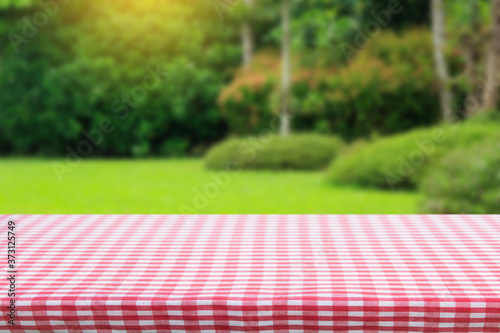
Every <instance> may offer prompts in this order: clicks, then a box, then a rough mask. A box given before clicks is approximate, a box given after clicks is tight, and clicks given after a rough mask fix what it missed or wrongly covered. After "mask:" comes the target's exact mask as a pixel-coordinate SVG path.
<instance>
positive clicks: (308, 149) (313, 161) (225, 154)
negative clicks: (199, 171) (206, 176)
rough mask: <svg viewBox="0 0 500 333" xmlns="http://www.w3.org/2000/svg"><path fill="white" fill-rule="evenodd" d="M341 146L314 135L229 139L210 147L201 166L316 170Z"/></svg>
mask: <svg viewBox="0 0 500 333" xmlns="http://www.w3.org/2000/svg"><path fill="white" fill-rule="evenodd" d="M343 146H344V144H343V142H342V140H341V139H339V138H337V137H333V136H321V135H315V134H295V135H291V136H289V137H281V136H276V135H264V136H259V137H246V138H241V139H229V140H227V141H225V142H222V143H221V144H219V145H216V146H215V147H213V148H212V149H211V150H210V151H209V152H208V154H207V155H206V158H205V163H206V166H207V167H208V168H210V169H228V168H241V169H272V170H276V169H295V170H320V169H324V168H325V167H326V166H327V165H328V163H329V162H330V161H331V160H332V159H334V158H335V157H336V156H337V155H338V154H339V152H340V151H341V150H342V148H343Z"/></svg>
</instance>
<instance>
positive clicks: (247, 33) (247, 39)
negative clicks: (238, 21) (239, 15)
mask: <svg viewBox="0 0 500 333" xmlns="http://www.w3.org/2000/svg"><path fill="white" fill-rule="evenodd" d="M245 5H246V6H247V9H248V10H250V9H251V8H252V6H253V0H245ZM241 41H242V48H243V68H245V69H247V68H248V66H249V65H250V61H252V58H253V49H254V47H253V32H252V26H251V24H250V21H249V19H248V18H247V19H245V22H243V27H242V29H241Z"/></svg>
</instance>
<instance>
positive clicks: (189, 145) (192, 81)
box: [0, 0, 240, 156]
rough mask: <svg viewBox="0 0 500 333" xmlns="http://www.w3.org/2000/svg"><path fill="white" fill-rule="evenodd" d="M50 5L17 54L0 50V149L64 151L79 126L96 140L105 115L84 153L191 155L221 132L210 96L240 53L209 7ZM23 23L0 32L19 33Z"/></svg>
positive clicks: (128, 2)
mask: <svg viewBox="0 0 500 333" xmlns="http://www.w3.org/2000/svg"><path fill="white" fill-rule="evenodd" d="M40 10H41V8H39V7H37V6H34V7H33V8H31V9H29V10H26V11H25V14H26V17H27V18H30V17H32V16H33V13H37V12H39V11H40ZM59 10H60V12H59V15H56V16H55V17H51V18H50V20H49V21H48V24H47V25H46V26H43V27H40V28H39V33H38V34H36V35H35V36H34V37H33V38H30V39H29V41H28V42H27V43H25V44H20V45H19V52H18V53H16V52H15V50H14V49H13V48H12V47H10V45H9V46H8V47H6V48H5V49H3V50H2V61H0V72H1V75H0V89H1V91H2V94H1V95H0V110H1V111H0V119H1V121H0V153H1V154H40V155H64V154H67V153H68V149H67V147H70V148H71V149H74V150H77V146H78V144H79V143H81V142H82V141H88V140H89V139H88V135H86V134H85V132H87V133H94V134H95V136H96V137H97V138H100V136H99V135H98V134H97V133H96V131H97V130H99V129H100V124H101V122H102V121H103V120H106V119H107V120H109V121H111V122H112V128H113V130H112V131H110V133H106V134H105V135H104V136H103V139H102V140H100V139H99V140H96V141H98V142H99V143H98V144H94V145H93V149H92V156H147V155H162V156H178V155H185V154H187V153H194V154H201V153H202V152H203V150H205V149H206V147H207V146H208V145H210V144H211V143H212V142H215V141H217V140H220V139H221V138H222V137H223V136H224V134H225V132H226V126H225V124H224V121H223V119H222V117H221V115H220V113H219V111H218V110H217V105H216V98H217V95H218V91H219V90H220V89H221V87H222V85H223V84H224V82H225V81H226V80H227V79H228V78H229V76H230V74H231V67H232V66H233V67H234V66H236V64H238V63H239V60H240V57H239V53H240V51H239V45H238V44H235V43H227V42H228V41H231V40H234V38H235V36H237V34H236V32H235V30H234V29H228V26H227V25H226V26H224V25H223V23H222V22H221V21H220V19H219V17H218V16H217V14H216V12H215V11H214V9H213V7H212V6H211V4H210V3H208V2H206V1H201V0H197V1H195V2H194V3H193V4H192V5H190V6H186V5H185V2H183V1H177V0H173V1H161V2H158V1H151V0H148V1H140V2H139V1H132V0H124V1H118V2H117V1H112V0H106V1H83V0H73V1H71V2H69V3H68V4H66V5H64V6H61V7H60V8H59ZM26 24H27V23H26V20H16V21H15V24H14V25H12V26H11V27H10V28H9V29H8V31H3V32H2V31H0V33H2V34H3V35H2V37H5V38H6V40H8V39H7V35H6V34H7V33H15V34H17V35H19V36H23V33H24V31H25V25H26ZM224 24H226V23H224ZM209 27H210V28H209ZM0 30H1V29H0ZM214 41H217V43H218V44H217V45H216V46H215V47H213V46H212V45H211V44H212V43H213V42H214ZM152 73H156V74H154V75H155V78H152V77H151V75H153V74H152ZM146 80H148V81H147V82H149V86H150V88H148V89H144V88H145V87H146V86H145V82H146ZM153 83H154V84H153ZM144 90H145V92H144ZM120 101H121V102H120Z"/></svg>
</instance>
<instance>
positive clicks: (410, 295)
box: [0, 215, 500, 332]
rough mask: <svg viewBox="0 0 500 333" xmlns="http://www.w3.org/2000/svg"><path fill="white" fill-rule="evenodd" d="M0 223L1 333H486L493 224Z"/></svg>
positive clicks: (498, 318)
mask: <svg viewBox="0 0 500 333" xmlns="http://www.w3.org/2000/svg"><path fill="white" fill-rule="evenodd" d="M0 217H1V220H0V222H1V224H0V225H1V226H2V227H1V228H0V230H1V231H0V232H1V233H4V235H2V236H1V237H2V239H4V242H3V243H2V244H3V246H4V250H3V251H4V253H7V242H6V238H7V237H6V236H7V232H8V229H7V221H14V222H15V224H16V228H15V238H16V253H15V256H16V258H15V260H16V261H15V265H16V267H15V269H16V273H15V288H16V292H15V298H14V299H15V306H16V309H15V315H16V317H15V324H16V325H15V326H12V325H10V324H9V323H8V320H10V318H9V317H8V314H9V311H10V310H9V308H8V307H9V305H10V304H11V303H10V299H11V298H9V297H8V295H7V292H8V289H9V287H10V288H11V287H12V286H11V285H9V281H8V280H6V279H2V292H1V293H2V294H1V296H0V299H1V300H2V304H1V308H2V320H1V321H0V331H2V332H4V331H5V332H7V331H9V330H18V331H20V332H52V331H59V332H139V331H143V332H170V331H207V332H209V331H213V332H215V331H250V332H255V331H267V332H277V331H325V332H331V331H347V330H349V331H365V332H367V331H386V332H393V331H405V332H406V331H411V332H423V331H425V332H500V216H277V215H273V216H254V215H244V216H213V215H211V216H159V215H143V216H141V215H120V216H118V215H101V216H98V215H88V216H85V215H66V216H65V215H40V216H23V215H10V216H9V215H4V216H0ZM3 262H4V264H3V265H2V266H3V267H4V272H5V273H6V272H7V270H8V269H9V267H7V256H4V260H3ZM6 274H7V273H6ZM8 276H9V275H8Z"/></svg>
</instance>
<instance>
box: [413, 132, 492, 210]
mask: <svg viewBox="0 0 500 333" xmlns="http://www.w3.org/2000/svg"><path fill="white" fill-rule="evenodd" d="M499 151H500V140H498V139H497V140H489V141H486V142H483V143H481V144H478V145H473V146H471V147H468V148H466V149H457V150H455V151H453V152H452V153H450V154H448V155H446V156H445V157H444V158H443V159H442V160H441V161H439V162H438V163H437V164H436V165H435V166H433V167H432V168H431V169H430V170H429V172H428V173H427V174H426V176H425V177H424V179H423V180H422V183H421V185H420V188H421V191H422V192H423V193H424V196H425V199H424V201H423V202H422V205H421V209H422V210H423V212H425V213H431V214H499V213H500V154H499Z"/></svg>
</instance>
